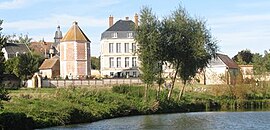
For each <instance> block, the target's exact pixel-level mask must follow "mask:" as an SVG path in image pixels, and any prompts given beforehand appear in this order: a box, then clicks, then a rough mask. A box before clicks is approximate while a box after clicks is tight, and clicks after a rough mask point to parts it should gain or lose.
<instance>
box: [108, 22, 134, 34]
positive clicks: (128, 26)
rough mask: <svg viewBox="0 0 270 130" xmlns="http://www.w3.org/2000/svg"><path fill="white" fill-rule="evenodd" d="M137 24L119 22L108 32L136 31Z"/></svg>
mask: <svg viewBox="0 0 270 130" xmlns="http://www.w3.org/2000/svg"><path fill="white" fill-rule="evenodd" d="M134 30H135V23H134V22H133V21H131V20H118V21H117V22H116V23H115V24H114V25H112V26H111V27H109V28H108V29H107V30H106V31H134Z"/></svg>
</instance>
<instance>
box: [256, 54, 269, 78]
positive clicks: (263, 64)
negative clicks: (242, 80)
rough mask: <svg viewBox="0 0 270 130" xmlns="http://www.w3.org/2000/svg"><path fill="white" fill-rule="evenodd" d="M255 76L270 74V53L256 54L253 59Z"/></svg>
mask: <svg viewBox="0 0 270 130" xmlns="http://www.w3.org/2000/svg"><path fill="white" fill-rule="evenodd" d="M252 62H253V70H254V74H255V75H263V74H267V72H268V73H269V72H270V53H268V52H267V51H265V53H264V55H261V54H259V53H255V54H254V55H253V58H252Z"/></svg>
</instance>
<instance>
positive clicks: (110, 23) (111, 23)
mask: <svg viewBox="0 0 270 130" xmlns="http://www.w3.org/2000/svg"><path fill="white" fill-rule="evenodd" d="M112 25H113V16H111V15H110V17H109V27H111V26H112Z"/></svg>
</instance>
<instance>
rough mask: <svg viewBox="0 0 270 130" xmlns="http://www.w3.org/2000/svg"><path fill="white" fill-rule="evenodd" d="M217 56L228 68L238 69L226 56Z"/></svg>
mask: <svg viewBox="0 0 270 130" xmlns="http://www.w3.org/2000/svg"><path fill="white" fill-rule="evenodd" d="M217 56H218V57H219V58H220V59H221V60H222V61H223V62H224V63H225V64H226V65H227V66H228V67H229V68H235V69H237V68H239V67H238V65H237V64H236V63H235V62H234V61H233V60H232V59H231V58H229V57H228V56H227V55H224V54H219V53H218V54H217Z"/></svg>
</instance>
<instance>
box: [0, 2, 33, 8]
mask: <svg viewBox="0 0 270 130" xmlns="http://www.w3.org/2000/svg"><path fill="white" fill-rule="evenodd" d="M32 2H33V1H32ZM32 2H31V1H29V0H9V1H4V2H0V10H1V9H17V8H22V7H24V6H26V5H28V4H31V3H32Z"/></svg>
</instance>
